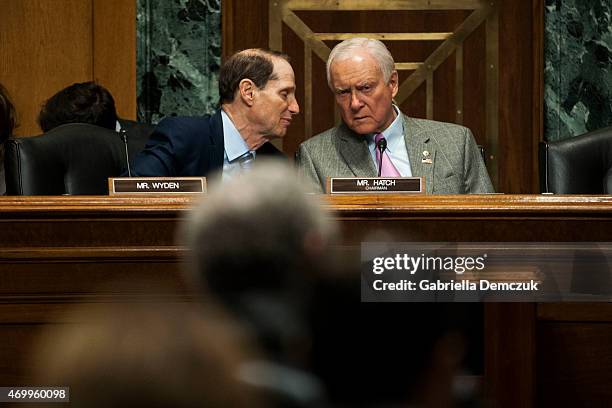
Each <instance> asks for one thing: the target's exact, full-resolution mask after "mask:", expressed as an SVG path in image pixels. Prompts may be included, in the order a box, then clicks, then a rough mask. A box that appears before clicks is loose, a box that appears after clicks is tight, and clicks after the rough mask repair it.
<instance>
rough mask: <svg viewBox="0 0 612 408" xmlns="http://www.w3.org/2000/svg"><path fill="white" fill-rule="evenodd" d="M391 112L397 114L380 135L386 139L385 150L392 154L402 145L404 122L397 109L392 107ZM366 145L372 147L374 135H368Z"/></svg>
mask: <svg viewBox="0 0 612 408" xmlns="http://www.w3.org/2000/svg"><path fill="white" fill-rule="evenodd" d="M393 110H394V111H395V113H396V114H397V116H396V117H395V119H394V120H393V122H391V125H389V127H388V128H386V129H385V130H383V132H382V134H383V136H384V137H385V139H387V149H389V151H391V152H393V151H395V150H396V149H397V148H399V147H401V146H402V143H404V120H403V118H402V114H401V112H400V111H399V108H398V107H397V106H395V105H393ZM368 144H369V145H374V133H372V134H370V135H368Z"/></svg>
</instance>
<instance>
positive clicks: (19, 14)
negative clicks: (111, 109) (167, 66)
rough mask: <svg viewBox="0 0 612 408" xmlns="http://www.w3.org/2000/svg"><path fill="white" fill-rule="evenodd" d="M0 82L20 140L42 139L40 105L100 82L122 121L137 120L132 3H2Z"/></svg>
mask: <svg viewBox="0 0 612 408" xmlns="http://www.w3.org/2000/svg"><path fill="white" fill-rule="evenodd" d="M0 10H1V12H0V44H1V52H0V82H1V83H2V84H4V86H5V87H6V88H7V89H8V91H9V92H10V94H11V97H12V98H13V100H14V102H15V106H16V109H17V114H18V119H19V124H20V126H19V127H18V128H17V129H16V132H15V133H16V135H18V136H31V135H35V134H39V133H40V129H39V127H38V125H37V124H36V117H37V116H38V112H39V111H40V106H41V105H42V103H43V102H44V101H45V100H46V99H48V98H49V97H50V96H51V95H53V94H54V93H56V92H57V91H59V90H60V89H62V88H64V87H66V86H67V85H70V84H72V83H75V82H83V81H91V80H94V79H96V80H98V81H99V82H100V84H102V85H104V86H105V87H107V88H108V89H109V90H110V91H111V92H112V93H113V95H114V97H115V101H116V104H117V108H118V112H119V115H120V116H123V117H125V118H135V116H136V2H135V0H0Z"/></svg>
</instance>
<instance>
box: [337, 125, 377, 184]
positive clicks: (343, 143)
mask: <svg viewBox="0 0 612 408" xmlns="http://www.w3.org/2000/svg"><path fill="white" fill-rule="evenodd" d="M338 138H339V140H340V144H339V150H340V154H341V155H342V158H343V159H344V162H345V163H346V165H347V166H348V167H349V168H350V169H351V171H352V172H353V175H354V176H355V177H376V175H377V170H376V166H375V165H374V162H373V161H372V156H371V155H370V150H369V149H368V142H367V139H366V137H365V136H362V135H358V134H356V133H355V132H353V131H351V130H349V129H348V127H347V126H346V125H345V124H344V123H343V124H341V125H340V127H338Z"/></svg>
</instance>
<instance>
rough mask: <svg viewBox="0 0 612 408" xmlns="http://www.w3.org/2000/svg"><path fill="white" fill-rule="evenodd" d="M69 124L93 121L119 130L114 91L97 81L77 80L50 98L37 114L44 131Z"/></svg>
mask: <svg viewBox="0 0 612 408" xmlns="http://www.w3.org/2000/svg"><path fill="white" fill-rule="evenodd" d="M67 123H90V124H92V125H96V126H101V127H105V128H108V129H111V130H115V129H116V124H117V111H116V110H115V100H114V99H113V96H112V95H111V93H110V92H109V91H108V90H107V89H106V88H104V87H103V86H102V85H98V84H97V83H95V82H80V83H74V84H72V85H70V86H68V87H66V88H64V89H62V90H61V91H59V92H58V93H56V94H55V95H53V96H52V97H51V98H49V99H48V100H47V101H46V102H45V103H44V104H43V106H42V109H41V111H40V114H39V115H38V124H39V125H40V128H41V129H42V131H43V132H48V131H50V130H51V129H53V128H55V127H57V126H60V125H65V124H67Z"/></svg>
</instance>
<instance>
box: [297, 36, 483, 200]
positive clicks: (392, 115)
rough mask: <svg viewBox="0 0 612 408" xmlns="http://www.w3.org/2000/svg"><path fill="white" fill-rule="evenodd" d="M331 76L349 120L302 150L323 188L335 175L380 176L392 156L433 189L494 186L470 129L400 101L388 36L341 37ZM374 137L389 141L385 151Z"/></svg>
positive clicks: (399, 167)
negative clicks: (418, 115)
mask: <svg viewBox="0 0 612 408" xmlns="http://www.w3.org/2000/svg"><path fill="white" fill-rule="evenodd" d="M327 80H328V84H329V86H330V88H331V90H332V92H334V95H335V99H336V104H337V105H338V107H339V108H340V112H341V116H342V122H343V123H342V124H341V125H340V126H338V127H335V128H332V129H329V130H327V131H325V132H323V133H321V134H319V135H317V136H315V137H313V138H311V139H309V140H307V141H305V142H304V143H302V144H301V145H300V147H299V149H298V152H297V161H298V164H299V166H300V169H301V171H302V173H303V174H304V176H305V177H306V178H307V179H309V180H310V181H311V182H312V183H313V185H314V186H315V189H316V190H318V191H320V192H322V191H323V190H324V189H325V184H326V179H327V178H328V177H376V176H377V175H378V172H379V170H378V167H379V164H380V163H381V160H390V162H391V163H392V167H393V171H394V172H395V175H396V176H397V175H400V176H403V177H408V176H414V177H424V178H425V187H426V192H427V193H430V194H431V193H433V194H470V193H471V194H478V193H491V192H493V191H494V190H493V185H492V184H491V180H490V179H489V175H488V174H487V170H486V167H485V165H484V162H483V160H482V157H481V155H480V152H479V150H478V146H477V145H476V142H475V141H474V137H473V136H472V133H471V132H470V130H469V129H467V128H465V127H463V126H459V125H454V124H450V123H442V122H434V121H430V120H424V119H414V118H409V117H407V116H405V115H404V114H402V113H401V112H400V111H399V109H398V107H397V106H396V105H394V104H393V98H394V97H395V95H396V94H397V91H398V75H397V71H396V70H395V63H394V61H393V57H392V56H391V53H390V52H389V50H387V48H386V47H385V45H384V44H383V43H382V42H380V41H378V40H372V39H368V38H352V39H350V40H346V41H343V42H341V43H340V44H338V45H337V46H336V47H334V49H333V50H332V52H331V54H330V56H329V59H328V60H327ZM381 135H382V136H381ZM375 138H376V140H379V139H381V138H382V139H384V140H385V141H386V145H387V148H386V149H385V150H384V151H383V152H382V154H380V153H379V154H380V156H377V151H376V150H377V143H376V142H375ZM379 147H380V146H379ZM385 166H386V164H385V165H384V166H383V170H385ZM388 174H391V173H388ZM383 175H384V173H383Z"/></svg>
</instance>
